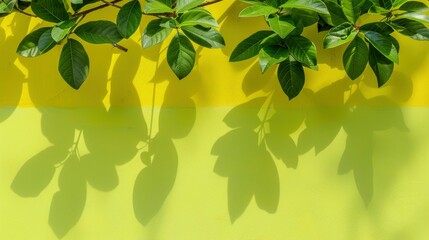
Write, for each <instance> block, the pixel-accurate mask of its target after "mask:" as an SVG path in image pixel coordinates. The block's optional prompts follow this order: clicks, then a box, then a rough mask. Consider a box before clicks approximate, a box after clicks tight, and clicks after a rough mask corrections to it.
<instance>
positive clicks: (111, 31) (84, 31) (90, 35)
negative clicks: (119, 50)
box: [74, 20, 122, 44]
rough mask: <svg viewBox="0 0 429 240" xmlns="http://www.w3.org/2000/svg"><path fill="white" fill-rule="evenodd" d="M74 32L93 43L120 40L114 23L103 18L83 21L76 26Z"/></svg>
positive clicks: (120, 37)
mask: <svg viewBox="0 0 429 240" xmlns="http://www.w3.org/2000/svg"><path fill="white" fill-rule="evenodd" d="M74 33H76V35H78V36H79V37H80V38H82V39H83V40H85V41H87V42H89V43H94V44H103V43H117V42H119V41H121V40H122V36H121V34H119V32H118V29H117V27H116V25H115V24H114V23H113V22H109V21H105V20H98V21H92V22H87V23H84V24H82V25H80V26H79V27H77V28H76V30H75V31H74Z"/></svg>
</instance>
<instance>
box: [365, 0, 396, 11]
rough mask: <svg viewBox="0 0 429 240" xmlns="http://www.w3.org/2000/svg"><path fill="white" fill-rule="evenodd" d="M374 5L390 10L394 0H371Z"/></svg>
mask: <svg viewBox="0 0 429 240" xmlns="http://www.w3.org/2000/svg"><path fill="white" fill-rule="evenodd" d="M370 1H371V2H372V3H373V5H374V6H377V7H381V8H384V9H386V10H389V9H391V8H392V6H393V3H392V2H393V1H392V0H370Z"/></svg>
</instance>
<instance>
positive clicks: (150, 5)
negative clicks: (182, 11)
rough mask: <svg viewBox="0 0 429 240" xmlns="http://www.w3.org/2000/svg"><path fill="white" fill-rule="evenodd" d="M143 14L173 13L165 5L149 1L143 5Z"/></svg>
mask: <svg viewBox="0 0 429 240" xmlns="http://www.w3.org/2000/svg"><path fill="white" fill-rule="evenodd" d="M143 11H144V13H172V12H174V10H173V9H171V7H169V6H167V5H165V4H164V3H163V2H161V1H156V0H154V1H150V2H147V3H146V4H145V5H144V10H143Z"/></svg>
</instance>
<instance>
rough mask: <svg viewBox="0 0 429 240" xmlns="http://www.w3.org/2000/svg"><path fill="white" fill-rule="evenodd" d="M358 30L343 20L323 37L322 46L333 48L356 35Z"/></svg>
mask: <svg viewBox="0 0 429 240" xmlns="http://www.w3.org/2000/svg"><path fill="white" fill-rule="evenodd" d="M358 32H359V30H357V29H356V27H355V26H354V25H353V24H351V23H349V22H345V23H342V24H341V25H338V26H336V27H333V28H331V30H329V32H328V33H327V34H326V36H325V38H324V39H323V47H324V48H333V47H338V46H340V45H342V44H344V43H347V42H350V41H351V40H353V39H354V38H355V37H356V34H358Z"/></svg>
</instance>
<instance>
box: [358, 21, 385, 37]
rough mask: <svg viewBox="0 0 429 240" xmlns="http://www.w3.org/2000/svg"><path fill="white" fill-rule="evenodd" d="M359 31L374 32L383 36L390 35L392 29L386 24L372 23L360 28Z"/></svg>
mask: <svg viewBox="0 0 429 240" xmlns="http://www.w3.org/2000/svg"><path fill="white" fill-rule="evenodd" d="M360 30H361V31H374V32H378V33H381V34H383V35H390V34H391V33H392V32H393V29H392V28H391V27H390V26H389V25H388V24H387V23H386V22H372V23H367V24H364V25H362V26H361V27H360Z"/></svg>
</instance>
